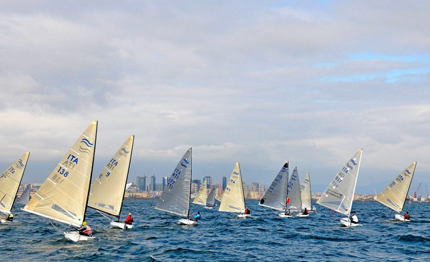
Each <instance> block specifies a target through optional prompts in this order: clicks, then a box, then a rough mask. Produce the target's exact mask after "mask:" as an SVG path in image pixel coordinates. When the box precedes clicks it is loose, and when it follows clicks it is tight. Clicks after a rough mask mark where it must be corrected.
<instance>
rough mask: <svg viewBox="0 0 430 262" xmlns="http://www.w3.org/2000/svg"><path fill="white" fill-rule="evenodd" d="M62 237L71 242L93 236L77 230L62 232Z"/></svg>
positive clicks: (90, 238) (91, 238)
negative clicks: (84, 234)
mask: <svg viewBox="0 0 430 262" xmlns="http://www.w3.org/2000/svg"><path fill="white" fill-rule="evenodd" d="M64 237H65V238H66V239H67V240H70V241H73V242H79V241H88V240H93V239H94V238H95V237H90V236H83V235H81V234H79V232H77V231H75V232H64Z"/></svg>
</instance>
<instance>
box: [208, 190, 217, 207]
mask: <svg viewBox="0 0 430 262" xmlns="http://www.w3.org/2000/svg"><path fill="white" fill-rule="evenodd" d="M216 191H217V190H216V188H215V187H212V190H211V192H210V193H209V196H208V198H207V199H206V203H207V204H208V205H211V206H213V205H215V194H216Z"/></svg>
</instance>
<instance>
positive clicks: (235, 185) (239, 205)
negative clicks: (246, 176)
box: [218, 162, 251, 218]
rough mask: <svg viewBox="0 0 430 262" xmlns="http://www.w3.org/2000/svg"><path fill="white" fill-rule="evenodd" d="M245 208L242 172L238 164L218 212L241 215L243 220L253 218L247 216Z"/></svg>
mask: <svg viewBox="0 0 430 262" xmlns="http://www.w3.org/2000/svg"><path fill="white" fill-rule="evenodd" d="M245 208H246V207H245V194H244V192H243V182H242V172H241V171H240V164H239V162H237V163H236V165H235V166H234V169H233V172H232V173H231V175H230V179H229V180H228V183H227V187H226V188H225V191H224V194H223V196H222V199H221V205H220V206H219V209H218V211H221V212H232V213H239V215H238V217H242V218H245V217H249V216H251V215H250V214H245Z"/></svg>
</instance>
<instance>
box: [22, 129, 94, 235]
mask: <svg viewBox="0 0 430 262" xmlns="http://www.w3.org/2000/svg"><path fill="white" fill-rule="evenodd" d="M96 136H97V121H93V122H92V123H91V125H90V126H89V127H88V128H87V129H86V130H85V132H84V133H83V134H82V135H81V136H80V137H79V139H78V140H77V141H76V142H75V144H73V146H72V147H71V148H70V149H69V151H68V152H67V154H66V155H65V156H64V158H63V159H62V160H61V161H60V163H58V165H57V166H56V167H55V168H54V170H53V171H52V173H51V174H50V175H49V177H48V178H47V179H46V180H45V182H43V184H42V186H40V188H39V190H38V191H37V192H36V194H35V195H34V196H33V198H31V199H30V201H29V202H28V203H27V205H26V206H25V207H24V209H23V210H24V211H27V212H30V213H33V214H36V215H39V216H42V217H46V218H49V219H52V220H56V221H59V222H62V223H65V224H69V225H73V226H77V227H79V226H81V225H82V222H83V221H84V219H85V211H86V207H87V200H88V191H89V187H90V182H91V173H92V169H93V161H94V152H95V147H96Z"/></svg>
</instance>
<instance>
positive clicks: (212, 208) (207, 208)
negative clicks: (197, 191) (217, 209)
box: [205, 207, 214, 209]
mask: <svg viewBox="0 0 430 262" xmlns="http://www.w3.org/2000/svg"><path fill="white" fill-rule="evenodd" d="M205 208H206V209H214V208H213V207H205Z"/></svg>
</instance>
